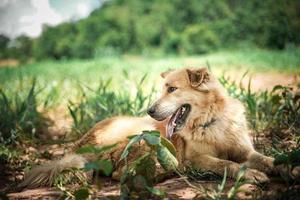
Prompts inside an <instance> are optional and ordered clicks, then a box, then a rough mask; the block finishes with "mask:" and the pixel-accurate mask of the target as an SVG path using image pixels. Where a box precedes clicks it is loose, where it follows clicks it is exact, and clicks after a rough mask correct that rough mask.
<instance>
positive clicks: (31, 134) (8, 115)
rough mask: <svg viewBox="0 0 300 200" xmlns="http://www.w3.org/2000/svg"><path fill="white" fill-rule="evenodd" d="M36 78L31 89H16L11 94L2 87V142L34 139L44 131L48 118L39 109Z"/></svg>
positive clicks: (0, 138) (0, 115)
mask: <svg viewBox="0 0 300 200" xmlns="http://www.w3.org/2000/svg"><path fill="white" fill-rule="evenodd" d="M38 94H39V91H37V89H36V80H35V79H33V81H32V83H31V87H30V89H29V91H22V92H19V91H16V92H13V93H12V94H10V95H9V96H8V95H7V94H6V92H5V91H4V90H3V89H1V88H0V105H1V106H0V143H1V144H4V145H10V144H15V142H16V141H20V139H22V138H30V139H33V138H35V137H36V134H37V132H42V131H43V128H44V127H45V125H46V124H47V122H49V121H47V119H46V118H45V117H44V116H43V115H42V114H41V112H39V111H38V106H39V104H40V103H39V102H38V100H37V96H38Z"/></svg>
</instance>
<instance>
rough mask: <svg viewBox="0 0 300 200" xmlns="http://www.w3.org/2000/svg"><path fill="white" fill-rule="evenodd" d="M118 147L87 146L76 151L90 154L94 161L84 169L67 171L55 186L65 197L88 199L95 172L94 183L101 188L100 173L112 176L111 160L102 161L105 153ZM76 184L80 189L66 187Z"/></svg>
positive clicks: (56, 179)
mask: <svg viewBox="0 0 300 200" xmlns="http://www.w3.org/2000/svg"><path fill="white" fill-rule="evenodd" d="M116 146H117V145H116V144H114V145H108V146H104V147H95V146H93V145H86V146H83V147H81V148H79V149H77V150H76V153H77V154H89V156H92V157H93V158H94V159H93V160H92V161H90V162H87V163H85V165H84V167H83V169H66V170H64V171H63V172H62V173H60V174H59V175H58V176H57V177H56V178H55V180H54V184H53V185H54V186H55V187H57V188H59V189H60V190H61V191H63V192H64V196H66V197H70V198H75V199H80V200H83V199H87V198H88V197H89V196H90V194H91V193H92V187H91V184H90V182H91V178H92V175H93V172H95V180H94V183H96V185H97V186H98V188H101V181H100V180H99V173H102V174H104V175H105V176H110V175H111V173H112V171H113V164H112V162H111V161H110V160H106V159H101V156H102V155H103V154H104V153H107V152H110V151H112V150H113V149H114V148H115V147H116ZM72 183H76V184H78V185H79V186H80V187H76V189H70V188H69V187H67V186H66V185H68V184H72Z"/></svg>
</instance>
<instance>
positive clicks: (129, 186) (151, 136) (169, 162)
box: [120, 131, 178, 199]
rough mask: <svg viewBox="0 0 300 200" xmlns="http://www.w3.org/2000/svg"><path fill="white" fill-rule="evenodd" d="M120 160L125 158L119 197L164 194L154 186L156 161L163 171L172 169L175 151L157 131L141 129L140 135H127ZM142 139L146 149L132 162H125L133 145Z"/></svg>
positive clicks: (174, 162)
mask: <svg viewBox="0 0 300 200" xmlns="http://www.w3.org/2000/svg"><path fill="white" fill-rule="evenodd" d="M129 139H130V140H129V143H128V144H127V146H126V147H125V149H124V151H123V153H122V155H121V158H120V160H125V169H124V172H123V175H122V177H121V199H128V198H131V199H132V198H138V197H141V196H143V197H144V198H146V197H149V196H151V195H155V196H157V197H163V196H165V193H164V192H163V191H162V190H159V189H156V188H154V183H155V179H156V175H157V171H156V170H157V169H156V168H157V167H156V161H158V162H159V163H160V165H161V166H162V167H163V169H164V170H165V171H167V172H168V171H172V170H173V171H174V170H176V168H177V165H178V162H177V160H176V157H175V156H176V151H175V148H174V146H173V145H172V144H171V143H170V142H169V141H168V140H166V139H165V138H163V137H160V133H159V132H157V131H143V133H142V134H141V135H134V136H130V137H129ZM142 141H144V142H145V143H146V145H147V146H148V147H149V149H148V151H146V153H144V154H143V155H142V156H140V157H139V158H137V159H135V160H134V161H132V162H130V163H129V162H127V158H128V156H129V154H130V150H131V148H132V147H133V145H135V144H138V143H141V142H142Z"/></svg>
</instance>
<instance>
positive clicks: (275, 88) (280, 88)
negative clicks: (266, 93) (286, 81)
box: [272, 85, 284, 93]
mask: <svg viewBox="0 0 300 200" xmlns="http://www.w3.org/2000/svg"><path fill="white" fill-rule="evenodd" d="M282 89H284V86H282V85H275V86H274V87H273V89H272V93H273V92H275V91H276V90H282Z"/></svg>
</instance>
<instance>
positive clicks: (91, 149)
mask: <svg viewBox="0 0 300 200" xmlns="http://www.w3.org/2000/svg"><path fill="white" fill-rule="evenodd" d="M95 151H96V147H95V146H92V145H86V146H83V147H80V148H79V149H77V150H76V153H77V154H84V153H95Z"/></svg>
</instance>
